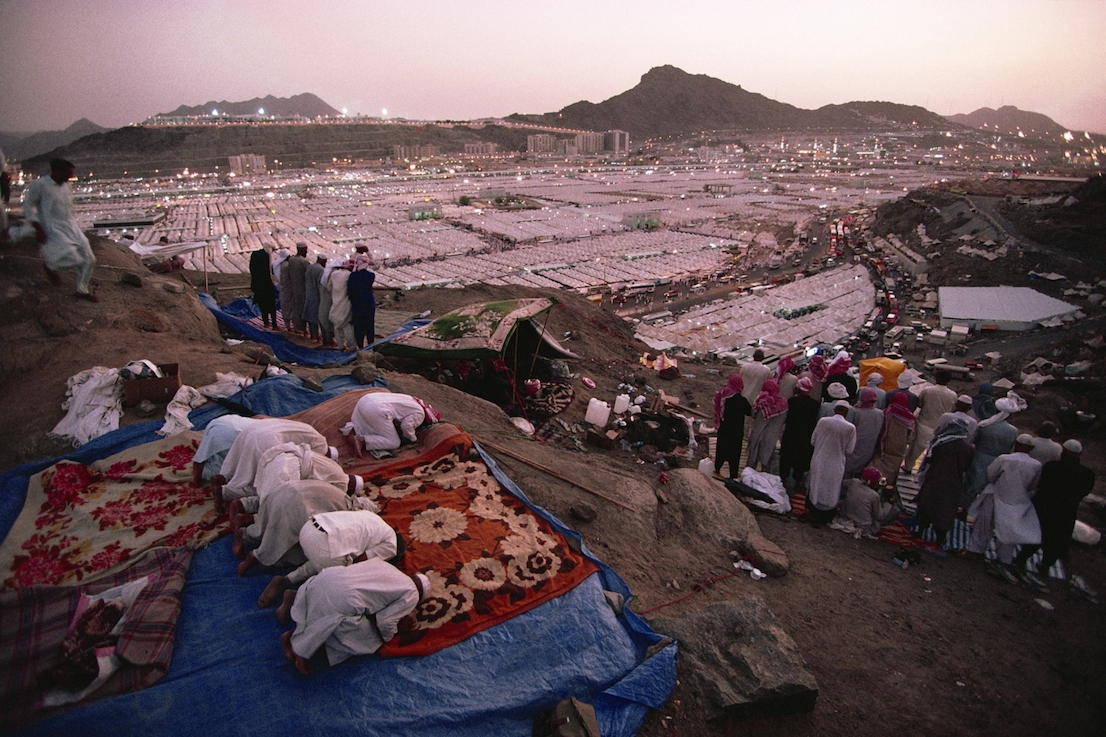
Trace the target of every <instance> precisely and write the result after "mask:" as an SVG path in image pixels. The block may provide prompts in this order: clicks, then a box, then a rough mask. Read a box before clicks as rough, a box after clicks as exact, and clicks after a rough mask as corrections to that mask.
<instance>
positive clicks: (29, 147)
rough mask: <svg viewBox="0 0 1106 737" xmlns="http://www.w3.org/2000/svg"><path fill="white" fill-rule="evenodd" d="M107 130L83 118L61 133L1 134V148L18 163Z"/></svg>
mask: <svg viewBox="0 0 1106 737" xmlns="http://www.w3.org/2000/svg"><path fill="white" fill-rule="evenodd" d="M107 130H108V129H107V128H104V127H102V126H99V125H96V124H95V123H93V122H92V121H90V120H88V119H87V118H81V119H80V120H78V121H77V122H76V123H74V124H73V125H71V126H69V127H68V128H66V129H65V130H61V131H39V132H38V133H30V134H18V133H0V147H2V148H3V149H4V153H5V155H7V157H8V158H9V159H12V160H14V161H18V160H22V159H28V158H30V157H32V156H38V155H39V154H43V153H46V152H47V151H53V150H54V149H56V148H58V147H59V146H65V145H66V144H69V143H72V142H73V141H76V140H78V139H80V138H83V137H85V136H90V135H93V134H95V133H103V132H105V131H107Z"/></svg>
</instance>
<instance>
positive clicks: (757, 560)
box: [741, 534, 791, 578]
mask: <svg viewBox="0 0 1106 737" xmlns="http://www.w3.org/2000/svg"><path fill="white" fill-rule="evenodd" d="M741 552H742V554H743V555H747V556H749V560H750V562H752V564H753V565H754V566H756V567H757V568H759V569H760V570H762V571H764V572H765V573H767V574H768V575H769V576H772V577H774V578H779V577H780V576H785V575H787V571H788V569H790V567H791V563H790V561H788V559H787V553H785V552H783V550H781V549H780V546H779V545H776V544H775V543H774V542H772V541H771V540H769V539H768V538H766V537H764V536H763V535H755V534H754V535H750V536H749V537H748V538H746V540H745V544H744V545H743V546H742V548H741Z"/></svg>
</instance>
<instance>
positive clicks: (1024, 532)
mask: <svg viewBox="0 0 1106 737" xmlns="http://www.w3.org/2000/svg"><path fill="white" fill-rule="evenodd" d="M1032 449H1033V436H1032V435H1028V434H1026V433H1022V434H1021V435H1019V436H1018V437H1017V439H1016V440H1015V441H1014V452H1013V453H1007V454H1005V455H1000V456H999V457H998V458H996V459H995V460H994V461H993V462H992V463H991V465H990V466H988V467H987V480H988V482H989V483H988V484H987V486H986V487H984V489H983V491H982V492H981V493H980V495H979V496H978V497H976V500H975V501H974V502H973V503H972V506H971V509H969V510H968V516H969V517H974V518H975V525H974V526H973V527H972V537H971V540H970V541H969V542H968V550H969V551H971V552H973V553H984V552H986V551H987V545H988V544H989V543H990V542H991V538H992V537H995V538H997V539H998V559H999V562H1001V563H1002V565H1003V566H1004V567H1005V570H1006V572H1007V573H1011V574H1012V575H1013V577H1011V576H1007V575H1006V574H1005V573H1002V570H1001V569H1000V570H999V571H998V572H999V573H1001V574H1002V575H1003V577H1004V578H1006V579H1007V580H1010V581H1012V582H1013V583H1017V581H1018V578H1017V577H1016V574H1013V572H1012V571H1011V570H1010V567H1011V564H1012V562H1013V560H1014V547H1015V546H1017V545H1040V544H1041V523H1040V521H1039V520H1038V519H1037V511H1036V510H1035V509H1034V508H1033V495H1034V494H1036V493H1037V483H1038V482H1039V481H1040V480H1041V462H1040V461H1038V460H1036V459H1035V458H1031V457H1030V455H1029V451H1031V450H1032Z"/></svg>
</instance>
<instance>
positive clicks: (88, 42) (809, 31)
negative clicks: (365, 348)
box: [0, 0, 1106, 133]
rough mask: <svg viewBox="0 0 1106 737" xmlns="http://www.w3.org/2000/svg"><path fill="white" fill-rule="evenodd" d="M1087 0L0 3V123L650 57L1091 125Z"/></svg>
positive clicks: (372, 108)
mask: <svg viewBox="0 0 1106 737" xmlns="http://www.w3.org/2000/svg"><path fill="white" fill-rule="evenodd" d="M1104 32H1106V1H1103V0H955V1H949V0H924V1H916V0H879V1H862V0H855V1H854V0H839V1H836V2H834V1H827V0H817V1H815V0H776V1H774V2H768V1H767V0H719V1H715V0H684V1H682V2H661V1H660V0H635V1H633V2H607V1H605V0H552V1H551V2H542V3H538V2H529V1H528V0H515V1H514V2H501V1H500V0H487V1H485V2H479V3H476V2H457V1H455V0H407V1H405V2H398V1H396V2H384V1H376V0H312V1H311V2H306V1H305V0H0V50H2V53H3V59H4V67H5V68H4V73H3V74H2V75H0V131H7V132H30V131H38V130H57V129H61V128H65V127H67V126H69V125H70V124H72V123H73V122H75V121H76V120H78V119H80V118H88V119H89V120H91V121H92V122H94V123H97V124H98V125H102V126H106V127H113V128H114V127H119V126H123V125H127V124H128V123H132V122H139V121H142V120H143V119H145V118H147V117H149V116H151V115H154V114H156V113H161V112H168V111H170V110H173V109H174V108H176V107H178V106H179V105H199V104H203V103H205V102H208V101H212V100H214V101H219V100H229V101H241V100H248V99H251V98H254V97H264V96H265V95H269V94H271V95H275V96H277V97H289V96H292V95H296V94H299V93H303V92H310V93H313V94H315V95H318V96H319V97H320V98H322V99H323V100H324V101H325V102H327V103H329V104H330V105H332V106H333V107H335V108H338V109H343V108H344V109H345V110H347V111H348V112H349V113H350V114H351V115H352V114H366V115H381V114H382V111H384V110H387V116H388V117H392V116H400V117H405V118H412V119H459V120H464V119H471V118H477V117H485V116H503V115H508V114H510V113H514V112H523V113H540V112H549V111H553V110H558V109H560V108H562V107H564V106H565V105H568V104H571V103H573V102H577V101H579V100H589V101H591V102H601V101H603V100H606V99H607V98H609V97H612V96H614V95H617V94H620V93H622V92H624V91H626V90H628V89H630V88H631V87H633V86H634V85H636V84H637V83H638V81H639V79H640V78H641V75H642V74H644V73H645V72H647V71H648V70H649V69H651V68H652V67H656V66H661V65H664V64H671V65H673V66H676V67H679V68H680V69H683V70H684V71H686V72H689V73H692V74H706V75H708V76H711V77H716V78H718V79H721V80H724V81H726V82H730V83H732V84H737V85H741V86H742V87H744V88H745V89H746V90H749V91H752V92H759V93H761V94H763V95H766V96H768V97H770V98H773V99H775V100H779V101H781V102H786V103H790V104H792V105H796V106H798V107H802V108H817V107H820V106H822V105H826V104H831V103H845V102H850V101H854V100H885V101H890V102H897V103H903V104H910V105H922V106H924V107H926V108H928V109H930V110H932V111H934V112H936V113H940V114H942V115H949V114H953V113H968V112H972V111H973V110H976V109H978V108H980V107H992V108H997V107H1000V106H1002V105H1014V106H1016V107H1019V108H1021V109H1022V110H1031V111H1034V112H1039V113H1044V114H1046V115H1048V116H1050V117H1051V118H1053V119H1054V120H1055V121H1056V122H1058V123H1060V124H1061V125H1063V126H1066V127H1069V128H1071V129H1072V130H1090V131H1094V132H1099V133H1106V74H1104V73H1103V70H1106V43H1103V42H1102V38H1103V36H1104Z"/></svg>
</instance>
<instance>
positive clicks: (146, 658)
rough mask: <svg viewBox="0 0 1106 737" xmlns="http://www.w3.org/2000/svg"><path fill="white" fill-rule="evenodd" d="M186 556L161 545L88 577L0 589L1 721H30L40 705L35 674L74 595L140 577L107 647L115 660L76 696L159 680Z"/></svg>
mask: <svg viewBox="0 0 1106 737" xmlns="http://www.w3.org/2000/svg"><path fill="white" fill-rule="evenodd" d="M191 560H192V551H190V550H188V549H187V548H174V549H170V548H161V549H158V550H152V551H149V552H147V553H146V554H145V555H144V556H142V557H141V559H139V560H138V561H137V562H135V564H134V565H132V566H130V567H129V568H127V569H126V570H123V571H121V572H119V573H117V574H116V575H114V576H109V577H106V578H101V579H100V580H98V581H97V582H96V583H93V584H84V585H81V586H32V587H28V588H20V589H15V590H11V591H3V592H0V632H2V633H3V637H0V713H3V714H4V721H5V727H7V728H11V727H15V726H17V725H18V724H21V723H23V722H26V721H30V720H31V719H33V718H36V717H38V716H39V713H40V712H41V711H42V710H43V709H45V708H46V707H45V706H44V703H43V697H44V695H45V692H44V689H43V687H42V685H41V684H40V682H39V679H40V676H41V675H42V674H43V673H45V672H46V671H48V670H49V669H50V668H52V667H53V666H54V664H55V663H56V662H57V658H58V654H59V652H60V648H61V645H62V641H63V640H64V639H65V637H66V634H67V633H68V630H69V625H70V621H71V620H72V618H73V616H74V614H75V613H76V612H77V608H78V605H79V604H80V602H81V597H82V595H87V596H94V595H96V594H99V593H101V592H103V591H107V590H108V589H111V588H114V587H116V586H120V585H122V584H126V583H131V582H134V581H138V580H140V579H142V578H147V579H148V583H147V584H146V586H145V587H144V588H143V589H142V591H141V593H139V594H138V596H137V598H136V599H135V601H134V604H132V605H131V607H130V609H129V613H128V615H127V619H126V622H125V623H124V625H123V627H122V629H121V630H120V632H119V633H118V639H117V640H116V641H115V646H114V651H115V653H114V654H115V655H116V656H118V658H119V659H120V660H121V661H122V667H121V668H120V669H119V670H117V671H115V673H113V674H112V675H111V676H110V677H109V678H108V679H107V680H106V681H105V682H104V683H103V684H102V685H101V686H100V687H99V688H97V689H96V690H95V691H93V692H92V693H91V694H89V695H88V696H86V697H85V698H84V699H82V700H81V701H79V702H77V703H88V702H89V701H94V700H96V699H102V698H107V697H110V696H115V695H118V694H123V693H130V692H132V691H138V690H140V689H143V688H147V687H149V686H152V685H153V684H154V683H157V682H158V681H159V680H161V677H162V676H164V675H165V673H166V671H167V670H168V669H169V661H170V660H171V659H172V657H173V638H174V636H175V635H176V627H177V617H178V615H179V613H180V593H181V590H182V589H183V588H184V582H185V578H186V576H187V573H188V567H189V564H190V562H191ZM97 654H100V653H99V652H98V653H97Z"/></svg>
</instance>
